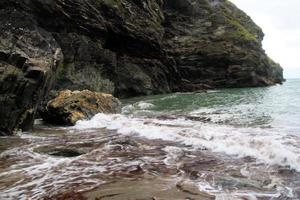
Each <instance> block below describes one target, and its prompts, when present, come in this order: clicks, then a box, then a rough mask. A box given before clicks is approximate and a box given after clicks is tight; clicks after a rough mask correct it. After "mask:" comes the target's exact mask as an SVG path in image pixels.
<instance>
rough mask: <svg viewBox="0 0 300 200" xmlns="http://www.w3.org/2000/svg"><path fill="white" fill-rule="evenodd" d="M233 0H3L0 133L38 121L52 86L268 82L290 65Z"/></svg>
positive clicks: (152, 89) (183, 87) (155, 87)
mask: <svg viewBox="0 0 300 200" xmlns="http://www.w3.org/2000/svg"><path fill="white" fill-rule="evenodd" d="M262 39H263V32H262V30H261V29H260V28H259V27H258V26H257V25H256V24H255V23H254V22H253V21H252V20H251V19H250V17H248V16H247V15H246V14H245V13H244V12H243V11H241V10H239V9H238V8H237V7H236V6H235V5H233V4H232V3H230V2H229V1H227V0H26V1H24V0H5V1H1V2H0V119H1V120H0V132H2V133H3V134H11V133H13V132H14V131H15V130H17V129H20V128H21V129H23V130H26V129H28V128H30V127H31V125H32V121H33V119H34V115H35V112H36V108H37V106H38V104H39V103H40V102H41V101H42V100H43V99H44V98H45V97H46V96H47V94H48V93H49V91H50V90H51V89H55V90H62V89H71V90H74V89H78V90H82V89H89V90H92V91H96V92H106V93H112V94H114V95H116V96H118V97H132V96H137V95H150V94H158V93H168V92H178V91H194V90H199V89H206V88H220V87H256V86H268V85H273V84H276V83H281V82H282V81H283V76H282V68H281V67H280V66H279V65H278V64H276V63H275V62H273V61H272V60H271V59H270V58H269V57H268V56H267V55H266V54H265V52H264V50H263V49H262V45H261V42H262Z"/></svg>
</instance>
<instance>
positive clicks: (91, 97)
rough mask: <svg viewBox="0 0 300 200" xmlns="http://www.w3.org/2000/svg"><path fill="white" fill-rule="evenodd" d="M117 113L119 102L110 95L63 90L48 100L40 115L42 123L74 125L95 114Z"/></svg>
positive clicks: (119, 106) (119, 109)
mask: <svg viewBox="0 0 300 200" xmlns="http://www.w3.org/2000/svg"><path fill="white" fill-rule="evenodd" d="M119 112H121V102H120V101H119V100H118V99H117V98H115V97H113V96H112V95H110V94H104V93H97V92H91V91H89V90H83V91H70V90H64V91H61V92H59V94H58V95H57V96H56V97H55V98H54V99H52V100H50V101H49V102H48V103H47V105H46V106H45V107H44V109H43V110H41V111H40V114H41V117H42V118H43V120H44V121H46V122H49V123H52V124H58V125H75V123H76V122H77V121H79V120H84V119H89V118H92V117H93V116H94V115H96V114H97V113H119Z"/></svg>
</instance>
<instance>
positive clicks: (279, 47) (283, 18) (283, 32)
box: [231, 0, 300, 78]
mask: <svg viewBox="0 0 300 200" xmlns="http://www.w3.org/2000/svg"><path fill="white" fill-rule="evenodd" d="M231 1H232V2H233V3H235V4H236V5H237V6H238V7H239V8H240V9H242V10H243V11H245V12H246V13H247V14H248V15H249V16H250V17H251V18H252V19H253V20H254V22H255V23H256V24H257V25H259V26H260V27H261V28H262V29H263V31H264V33H265V38H264V41H263V46H264V49H265V50H266V52H267V54H268V55H269V56H270V57H271V58H272V59H273V60H274V61H276V62H278V63H280V64H281V66H282V67H283V68H284V76H285V78H300V0H284V1H283V0H231Z"/></svg>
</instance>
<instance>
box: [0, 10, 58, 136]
mask: <svg viewBox="0 0 300 200" xmlns="http://www.w3.org/2000/svg"><path fill="white" fill-rule="evenodd" d="M0 7H1V6H0ZM61 59H62V53H61V50H60V48H59V45H58V44H57V42H56V41H55V39H54V38H53V37H52V36H51V34H49V33H48V32H47V31H45V30H44V29H42V28H40V27H38V25H37V23H36V21H35V20H34V19H33V18H32V16H30V15H28V14H26V13H23V12H19V11H17V10H15V9H9V8H8V9H5V10H4V9H1V10H0V119H1V120H0V135H1V134H7V133H12V132H14V131H15V130H16V129H23V130H27V129H29V128H30V127H31V125H32V121H33V118H34V114H35V110H36V106H37V104H38V103H39V102H40V100H41V99H42V97H43V95H45V94H46V93H47V92H48V90H49V89H50V88H49V86H51V83H52V81H53V78H54V75H53V74H54V72H55V70H56V68H57V66H58V64H59V60H61Z"/></svg>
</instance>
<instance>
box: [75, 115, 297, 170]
mask: <svg viewBox="0 0 300 200" xmlns="http://www.w3.org/2000/svg"><path fill="white" fill-rule="evenodd" d="M74 128H75V129H81V130H82V129H91V128H106V129H109V130H115V131H116V132H118V133H120V134H124V135H139V136H142V137H146V138H148V139H162V140H169V141H176V142H180V143H183V144H185V145H192V146H193V147H194V148H196V149H197V148H199V149H201V148H203V147H204V148H207V149H209V150H211V151H213V152H224V153H226V154H228V155H233V156H237V157H246V156H251V157H254V158H257V161H258V162H263V163H265V164H267V165H281V166H289V167H291V168H292V169H295V170H297V171H299V172H300V138H299V137H298V136H294V135H288V134H283V133H278V132H277V133H276V131H275V130H274V129H267V128H235V127H230V126H226V125H218V124H212V123H202V122H198V121H196V122H195V121H191V120H186V119H180V118H179V119H175V120H158V119H151V118H136V117H131V116H125V115H105V114H98V115H96V116H95V117H94V118H93V119H92V120H90V121H80V122H78V123H77V124H76V126H75V127H74Z"/></svg>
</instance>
